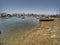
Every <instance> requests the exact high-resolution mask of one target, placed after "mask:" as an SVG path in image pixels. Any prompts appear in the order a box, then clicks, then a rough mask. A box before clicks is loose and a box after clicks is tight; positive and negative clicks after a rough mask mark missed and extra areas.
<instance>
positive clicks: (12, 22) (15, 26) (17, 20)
mask: <svg viewBox="0 0 60 45" xmlns="http://www.w3.org/2000/svg"><path fill="white" fill-rule="evenodd" d="M38 23H39V21H38V19H36V17H33V16H30V17H29V16H21V17H9V18H0V31H1V32H2V33H1V35H0V37H2V38H3V39H4V38H5V39H7V38H9V37H11V36H12V35H15V34H16V33H20V34H21V33H23V32H24V31H28V30H30V29H32V28H34V27H35V26H36V25H38Z"/></svg>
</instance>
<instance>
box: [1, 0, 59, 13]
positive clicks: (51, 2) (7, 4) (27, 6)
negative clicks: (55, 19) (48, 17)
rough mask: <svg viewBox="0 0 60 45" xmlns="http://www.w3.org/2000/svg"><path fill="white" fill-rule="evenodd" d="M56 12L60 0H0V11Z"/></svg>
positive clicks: (57, 11)
mask: <svg viewBox="0 0 60 45" xmlns="http://www.w3.org/2000/svg"><path fill="white" fill-rule="evenodd" d="M3 12H6V13H36V14H56V13H59V12H60V0H0V13H3Z"/></svg>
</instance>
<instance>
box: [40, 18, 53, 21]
mask: <svg viewBox="0 0 60 45" xmlns="http://www.w3.org/2000/svg"><path fill="white" fill-rule="evenodd" d="M40 21H54V19H52V18H43V19H40Z"/></svg>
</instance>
